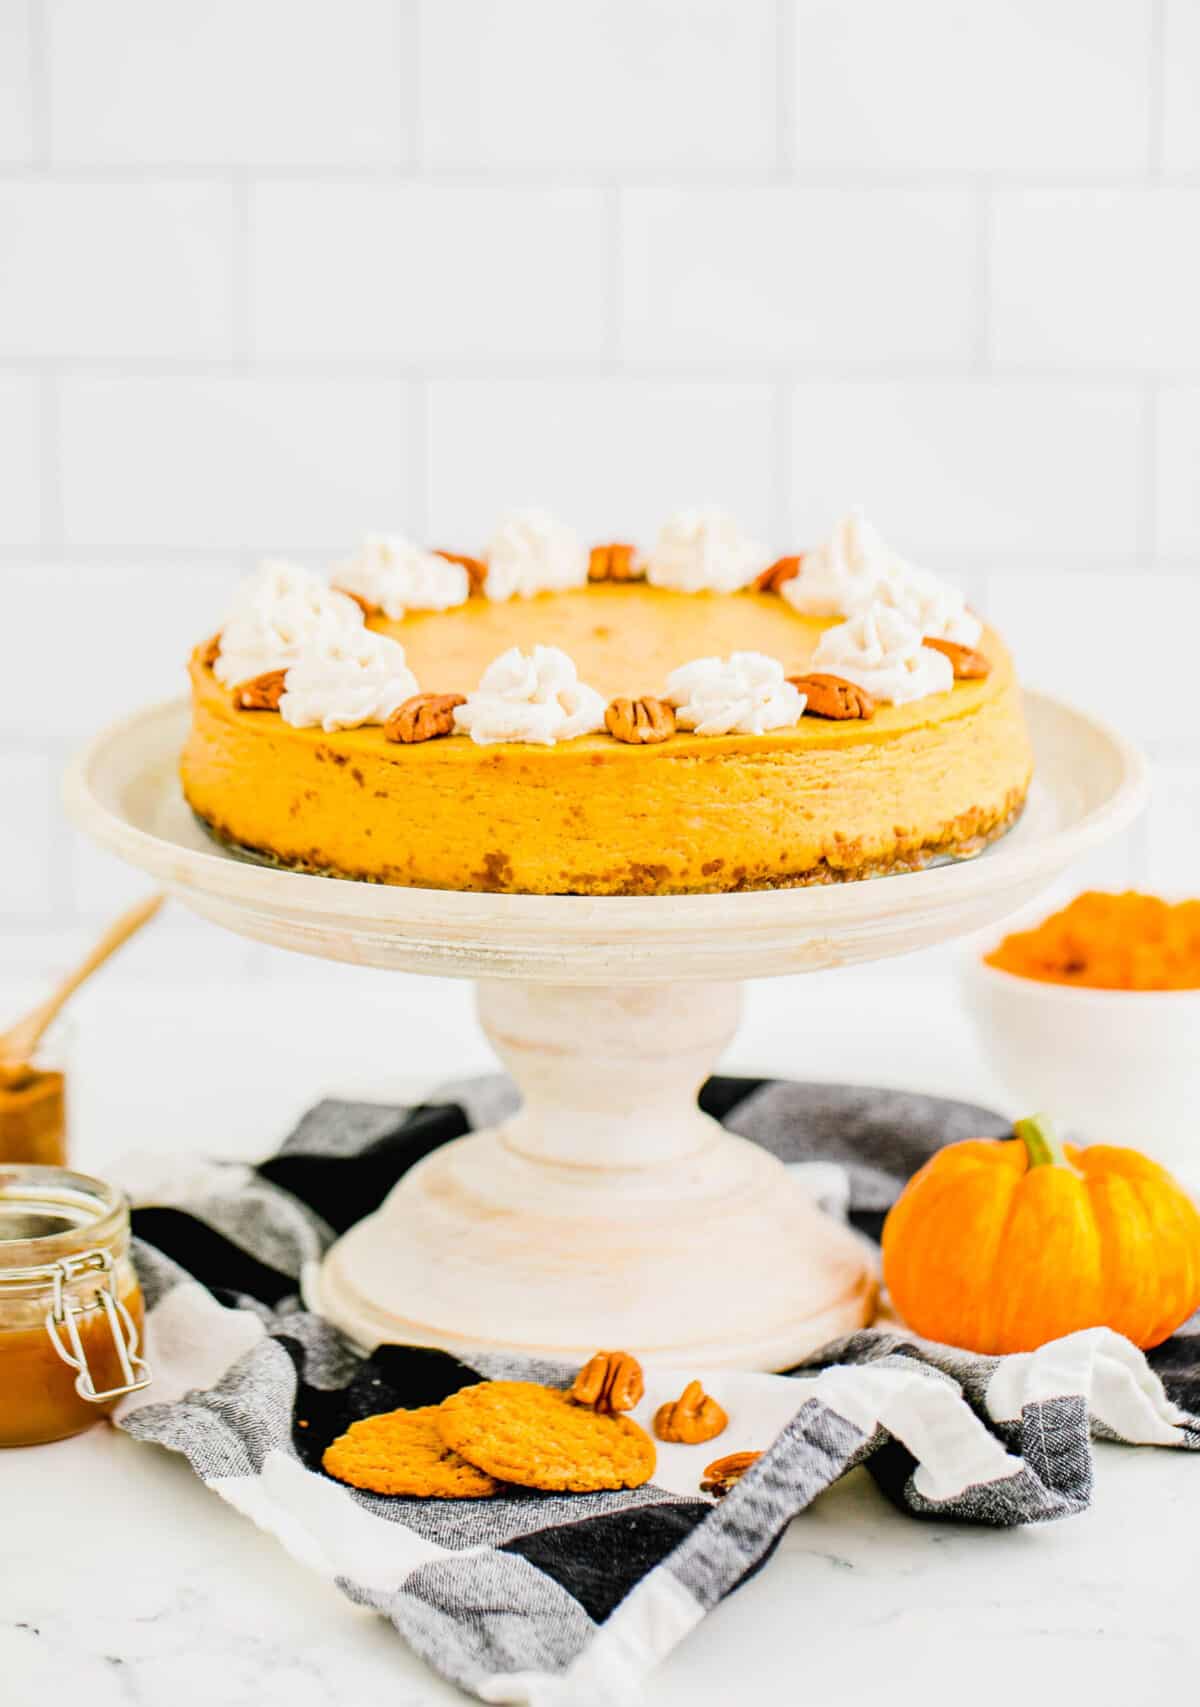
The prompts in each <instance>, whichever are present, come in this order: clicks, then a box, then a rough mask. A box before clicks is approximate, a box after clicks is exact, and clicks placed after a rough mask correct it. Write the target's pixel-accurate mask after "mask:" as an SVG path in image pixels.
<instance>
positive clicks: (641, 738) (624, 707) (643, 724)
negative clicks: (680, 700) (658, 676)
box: [604, 697, 675, 746]
mask: <svg viewBox="0 0 1200 1707" xmlns="http://www.w3.org/2000/svg"><path fill="white" fill-rule="evenodd" d="M604 727H605V728H606V729H607V730H608V732H609V734H610V735H611V736H612V738H613V740H614V741H627V742H629V743H630V744H631V745H634V746H636V745H637V744H638V743H639V742H650V741H669V740H670V738H671V736H672V735H673V734H674V733H675V711H674V707H673V706H670V705H668V704H667V703H666V701H665V700H661V699H650V698H649V697H646V698H643V699H614V700H613V701H612V702H611V703H610V704H609V706H608V709H607V710H606V711H605V713H604Z"/></svg>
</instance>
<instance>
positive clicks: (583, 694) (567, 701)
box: [454, 646, 606, 747]
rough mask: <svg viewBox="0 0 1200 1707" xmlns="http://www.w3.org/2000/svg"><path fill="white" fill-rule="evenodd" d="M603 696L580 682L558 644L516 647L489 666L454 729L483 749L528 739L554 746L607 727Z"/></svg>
mask: <svg viewBox="0 0 1200 1707" xmlns="http://www.w3.org/2000/svg"><path fill="white" fill-rule="evenodd" d="M605 705H606V701H605V699H604V696H603V694H599V693H597V692H596V690H595V688H591V687H588V685H587V684H586V682H581V681H580V680H579V673H578V671H577V670H576V668H575V664H574V662H573V661H572V659H571V658H569V657H568V656H567V654H566V653H565V652H563V651H560V649H559V648H558V647H557V646H535V647H534V648H533V650H532V651H531V652H529V653H525V652H522V651H521V649H520V648H519V647H517V646H513V647H511V648H510V649H509V650H508V651H507V652H503V653H501V655H500V657H499V658H496V659H495V660H494V661H493V662H492V663H491V664H489V665H488V667H487V669H486V670H485V671H484V673H483V676H482V677H481V679H480V683H479V686H478V687H477V688H476V690H475V692H474V693H473V694H469V695H468V697H467V702H466V704H465V705H460V706H458V707H457V709H456V710H455V713H454V722H455V727H456V728H458V729H460V730H462V731H463V733H464V734H467V735H469V736H470V737H471V739H472V741H474V742H476V743H477V744H478V745H479V746H481V747H486V746H491V745H493V744H494V743H497V742H500V741H530V742H534V743H536V744H537V745H539V746H545V747H552V746H554V744H555V743H556V742H558V741H569V740H571V739H572V737H573V736H575V735H591V734H594V733H595V732H596V731H597V730H599V729H602V728H603V727H604V709H605Z"/></svg>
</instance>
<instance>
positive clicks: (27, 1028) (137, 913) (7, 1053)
mask: <svg viewBox="0 0 1200 1707" xmlns="http://www.w3.org/2000/svg"><path fill="white" fill-rule="evenodd" d="M165 900H166V895H165V894H164V893H163V892H162V891H161V890H160V891H159V893H158V894H156V895H149V896H147V897H146V899H145V900H144V901H139V902H138V903H137V905H136V906H133V907H130V909H129V911H128V912H125V913H122V914H121V916H120V918H119V919H115V920H114V921H113V923H112V924H111V925H109V927H108V929H107V930H106V931H105V933H104V935H103V936H102V937H101V938H100V940H99V941H98V942H97V943H95V945H94V946H93V947H92V949H91V950H90V952H89V953H88V954H86V955H85V956H84V958H83V959H82V960H81V961H80V962H79V965H78V966H77V967H76V968H75V970H74V971H73V972H70V973H68V975H67V976H66V977H65V978H64V979H63V981H62V983H61V984H60V985H59V986H58V988H57V989H56V990H55V991H54V992H53V994H52V995H50V996H49V997H48V998H47V1000H46V1001H44V1002H42V1003H41V1004H40V1005H39V1006H38V1007H36V1008H34V1009H33V1011H32V1013H29V1014H27V1015H26V1016H25V1018H24V1019H23V1020H19V1021H18V1022H17V1024H16V1025H14V1026H13V1027H12V1029H11V1030H10V1031H6V1032H5V1033H4V1035H3V1036H0V1059H3V1060H9V1061H27V1060H28V1059H29V1057H30V1056H31V1055H32V1054H33V1052H34V1050H35V1049H36V1048H37V1045H38V1042H39V1040H40V1038H41V1036H42V1034H43V1033H44V1032H45V1031H46V1029H47V1028H48V1027H49V1026H50V1024H51V1023H52V1021H53V1020H55V1019H56V1018H57V1016H58V1014H59V1013H60V1012H61V1011H62V1009H63V1007H64V1006H65V1004H66V1003H67V1001H68V1000H69V999H70V998H71V997H72V996H73V995H74V994H75V991H76V990H77V989H78V988H79V986H80V985H81V984H82V983H83V982H84V980H85V979H87V978H90V977H91V975H92V973H93V972H95V971H96V969H97V967H100V966H103V964H104V962H105V961H106V960H107V959H108V958H109V956H110V955H113V954H115V953H116V952H117V950H118V949H119V948H120V946H121V944H122V943H123V942H127V941H128V940H129V938H130V937H131V936H132V935H133V934H134V932H135V931H140V930H141V928H142V926H143V925H144V924H146V923H147V922H148V921H149V920H150V919H152V918H153V917H154V915H155V913H157V912H158V909H159V908H160V907H161V906H162V904H163V902H164V901H165Z"/></svg>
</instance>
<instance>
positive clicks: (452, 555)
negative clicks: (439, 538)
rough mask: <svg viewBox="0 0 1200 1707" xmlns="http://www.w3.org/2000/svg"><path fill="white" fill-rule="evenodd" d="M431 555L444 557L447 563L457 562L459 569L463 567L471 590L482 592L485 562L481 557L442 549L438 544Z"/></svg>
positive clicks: (485, 571)
mask: <svg viewBox="0 0 1200 1707" xmlns="http://www.w3.org/2000/svg"><path fill="white" fill-rule="evenodd" d="M433 555H434V556H435V557H444V558H445V559H446V562H447V563H457V564H458V566H459V567H460V568H461V569H465V570H466V572H467V579H468V580H469V581H470V583H471V591H472V592H473V593H482V591H483V583H484V582H485V581H486V580H487V564H486V563H485V562H484V561H483V559H482V557H464V556H463V554H462V552H461V551H443V550H442V548H441V547H440V546H437V547H435V549H434V553H433Z"/></svg>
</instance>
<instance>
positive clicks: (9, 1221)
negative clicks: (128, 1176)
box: [0, 1164, 150, 1404]
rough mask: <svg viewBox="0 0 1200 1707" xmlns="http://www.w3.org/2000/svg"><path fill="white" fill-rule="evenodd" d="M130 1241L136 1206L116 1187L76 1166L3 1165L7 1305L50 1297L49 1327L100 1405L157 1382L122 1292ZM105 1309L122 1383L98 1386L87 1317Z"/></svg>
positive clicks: (0, 1274)
mask: <svg viewBox="0 0 1200 1707" xmlns="http://www.w3.org/2000/svg"><path fill="white" fill-rule="evenodd" d="M128 1243H129V1205H128V1203H127V1202H126V1200H125V1198H124V1196H123V1194H122V1193H121V1192H119V1191H118V1190H117V1189H116V1188H115V1186H111V1185H108V1184H106V1183H105V1182H104V1181H103V1180H99V1179H94V1178H93V1177H92V1176H91V1175H89V1174H78V1173H74V1172H73V1171H71V1170H70V1169H68V1168H45V1167H36V1166H29V1165H17V1164H6V1165H3V1166H0V1305H2V1304H3V1301H4V1300H5V1299H6V1298H8V1299H12V1298H21V1299H23V1300H25V1301H26V1302H29V1301H32V1300H35V1299H37V1300H39V1301H41V1300H42V1299H43V1298H44V1300H45V1306H46V1308H45V1316H44V1321H45V1327H46V1332H47V1334H48V1335H49V1338H50V1342H51V1344H52V1345H53V1347H54V1349H55V1351H56V1352H57V1354H58V1356H59V1357H60V1358H61V1359H62V1360H63V1362H64V1363H66V1364H68V1365H69V1366H70V1367H71V1368H72V1369H74V1370H75V1371H76V1379H75V1391H76V1392H77V1393H78V1394H79V1396H80V1398H82V1399H87V1400H89V1401H90V1402H92V1403H96V1404H101V1403H106V1402H108V1401H110V1400H112V1399H116V1398H121V1397H123V1396H124V1395H125V1394H126V1393H134V1392H137V1391H139V1389H141V1388H142V1387H146V1386H148V1385H149V1382H150V1371H149V1369H148V1368H147V1366H146V1362H145V1360H144V1359H143V1358H142V1357H139V1356H138V1330H137V1324H136V1323H135V1322H134V1320H133V1317H132V1316H131V1315H130V1313H129V1310H128V1309H127V1307H126V1305H125V1303H124V1302H123V1300H122V1299H121V1298H120V1296H119V1295H118V1291H117V1284H116V1279H117V1276H116V1267H117V1262H118V1260H119V1259H120V1258H121V1257H123V1256H124V1255H125V1252H126V1249H127V1247H128ZM96 1310H100V1311H102V1312H103V1314H104V1316H105V1318H106V1323H107V1327H108V1331H109V1334H110V1335H111V1339H112V1346H113V1350H114V1352H115V1354H116V1358H117V1364H118V1367H119V1369H120V1374H121V1380H120V1382H118V1383H116V1384H115V1385H111V1386H109V1387H107V1388H105V1389H104V1390H103V1391H101V1390H99V1389H98V1388H97V1386H96V1383H95V1380H94V1378H93V1374H92V1371H91V1369H90V1368H89V1365H88V1357H87V1351H86V1348H85V1346H84V1344H83V1340H82V1337H81V1335H80V1331H79V1322H80V1319H81V1318H82V1317H83V1316H85V1315H89V1314H90V1313H92V1312H94V1311H96Z"/></svg>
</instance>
